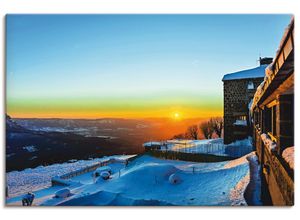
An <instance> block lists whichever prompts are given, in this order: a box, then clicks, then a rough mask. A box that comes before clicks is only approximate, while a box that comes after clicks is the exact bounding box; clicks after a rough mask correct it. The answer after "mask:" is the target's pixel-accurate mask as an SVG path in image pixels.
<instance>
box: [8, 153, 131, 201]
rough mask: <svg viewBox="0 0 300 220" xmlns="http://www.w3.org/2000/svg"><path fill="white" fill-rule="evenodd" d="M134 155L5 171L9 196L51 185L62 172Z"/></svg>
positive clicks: (65, 172)
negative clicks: (52, 180) (54, 178)
mask: <svg viewBox="0 0 300 220" xmlns="http://www.w3.org/2000/svg"><path fill="white" fill-rule="evenodd" d="M133 156H134V155H120V156H111V157H104V158H96V159H93V160H79V161H77V162H75V163H62V164H53V165H50V166H39V167H36V168H33V169H31V168H28V169H25V170H22V171H12V172H8V173H6V181H7V187H8V194H9V196H10V197H14V196H17V195H21V194H24V193H27V192H32V191H36V190H39V189H42V188H46V187H49V186H51V179H52V178H53V177H58V176H62V175H64V174H67V173H70V172H75V171H77V170H79V169H84V168H85V167H87V166H91V165H93V164H96V163H98V162H102V161H106V160H108V159H110V158H115V159H128V158H130V157H133Z"/></svg>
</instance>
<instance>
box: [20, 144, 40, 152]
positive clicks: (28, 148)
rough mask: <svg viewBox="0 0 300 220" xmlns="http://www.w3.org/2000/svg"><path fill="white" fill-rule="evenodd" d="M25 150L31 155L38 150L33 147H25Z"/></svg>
mask: <svg viewBox="0 0 300 220" xmlns="http://www.w3.org/2000/svg"><path fill="white" fill-rule="evenodd" d="M23 149H24V150H27V151H28V152H29V153H33V152H35V151H37V148H36V147H35V146H33V145H30V146H25V147H23Z"/></svg>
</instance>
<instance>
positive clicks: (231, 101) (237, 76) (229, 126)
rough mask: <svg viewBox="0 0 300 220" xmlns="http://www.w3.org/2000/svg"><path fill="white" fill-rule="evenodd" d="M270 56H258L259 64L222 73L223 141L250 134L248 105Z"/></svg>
mask: <svg viewBox="0 0 300 220" xmlns="http://www.w3.org/2000/svg"><path fill="white" fill-rule="evenodd" d="M271 62H272V58H260V66H258V67H256V68H253V69H247V70H243V71H239V72H235V73H229V74H226V75H224V77H223V79H222V81H223V86H224V143H225V144H229V143H231V142H233V141H235V140H239V139H244V138H247V136H248V135H251V131H250V130H251V129H250V126H249V105H250V102H251V100H252V98H253V96H254V93H255V91H256V88H257V87H258V86H259V85H260V84H261V82H262V81H263V79H264V75H265V68H266V67H267V65H268V64H270V63H271Z"/></svg>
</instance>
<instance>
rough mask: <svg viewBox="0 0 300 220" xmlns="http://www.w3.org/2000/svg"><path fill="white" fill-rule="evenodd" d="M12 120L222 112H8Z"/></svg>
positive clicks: (211, 113) (178, 116) (181, 116)
mask: <svg viewBox="0 0 300 220" xmlns="http://www.w3.org/2000/svg"><path fill="white" fill-rule="evenodd" d="M8 114H9V115H10V116H11V117H13V118H66V119H96V118H128V119H139V118H140V119H142V118H169V119H172V120H173V121H180V120H184V119H190V118H209V117H216V116H222V115H223V112H222V111H218V110H215V111H214V110H208V111H204V110H195V109H185V110H181V111H171V113H170V110H169V109H167V110H157V111H151V112H138V111H137V112H128V111H124V112H99V113H98V112H80V111H75V112H67V111H66V112H36V113H32V112H23V113H20V112H8Z"/></svg>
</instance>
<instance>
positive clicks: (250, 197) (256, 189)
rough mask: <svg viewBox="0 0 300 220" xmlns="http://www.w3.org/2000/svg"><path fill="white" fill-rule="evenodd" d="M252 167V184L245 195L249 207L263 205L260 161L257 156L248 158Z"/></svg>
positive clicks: (253, 155)
mask: <svg viewBox="0 0 300 220" xmlns="http://www.w3.org/2000/svg"><path fill="white" fill-rule="evenodd" d="M246 158H247V160H248V161H249V165H250V176H251V179H250V182H249V184H248V186H247V190H246V192H245V195H246V196H247V201H248V204H249V205H262V201H261V198H260V197H261V178H260V171H261V167H260V165H259V160H258V157H257V156H256V154H254V153H253V154H251V155H249V156H247V157H246Z"/></svg>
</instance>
